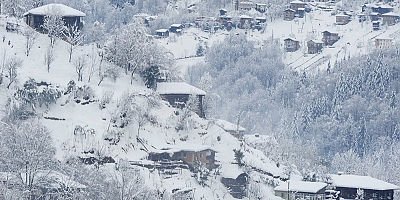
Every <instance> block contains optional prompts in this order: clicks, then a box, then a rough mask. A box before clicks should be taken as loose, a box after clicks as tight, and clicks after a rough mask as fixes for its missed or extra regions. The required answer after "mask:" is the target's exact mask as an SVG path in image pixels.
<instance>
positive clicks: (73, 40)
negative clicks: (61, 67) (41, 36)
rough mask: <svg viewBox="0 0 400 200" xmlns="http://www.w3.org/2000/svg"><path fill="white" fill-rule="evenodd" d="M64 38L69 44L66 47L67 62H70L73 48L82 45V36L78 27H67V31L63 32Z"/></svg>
mask: <svg viewBox="0 0 400 200" xmlns="http://www.w3.org/2000/svg"><path fill="white" fill-rule="evenodd" d="M64 36H65V38H66V40H67V42H68V43H69V45H68V53H69V62H71V58H72V53H73V52H74V50H75V48H76V47H77V46H79V45H81V44H82V42H83V37H84V34H83V33H82V32H81V31H80V29H79V26H78V25H76V24H75V25H73V26H70V27H68V30H67V31H64Z"/></svg>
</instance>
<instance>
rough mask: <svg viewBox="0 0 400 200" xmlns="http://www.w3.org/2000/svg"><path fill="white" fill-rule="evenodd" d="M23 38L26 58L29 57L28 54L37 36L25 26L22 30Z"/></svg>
mask: <svg viewBox="0 0 400 200" xmlns="http://www.w3.org/2000/svg"><path fill="white" fill-rule="evenodd" d="M24 36H25V38H26V56H29V52H30V51H31V49H32V47H33V45H34V44H35V41H36V39H37V37H38V36H39V34H38V33H37V32H36V31H35V30H33V29H32V28H31V27H29V26H27V27H26V28H25V30H24Z"/></svg>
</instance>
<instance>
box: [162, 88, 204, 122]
mask: <svg viewBox="0 0 400 200" xmlns="http://www.w3.org/2000/svg"><path fill="white" fill-rule="evenodd" d="M157 92H158V93H159V94H160V95H161V98H162V99H163V100H165V101H168V102H169V104H170V105H171V106H173V107H176V108H184V107H185V105H186V103H187V101H188V100H189V97H190V95H195V96H196V97H197V98H198V101H199V104H198V108H197V110H196V113H197V114H198V115H199V116H200V117H203V118H204V117H205V113H204V110H203V98H204V96H205V95H206V92H204V91H203V90H201V89H199V88H196V87H194V86H192V85H189V84H187V83H185V82H162V83H158V84H157Z"/></svg>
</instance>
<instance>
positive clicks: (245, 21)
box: [238, 15, 253, 28]
mask: <svg viewBox="0 0 400 200" xmlns="http://www.w3.org/2000/svg"><path fill="white" fill-rule="evenodd" d="M252 20H253V17H250V16H247V15H240V17H239V21H240V22H239V26H238V28H250V27H251V23H252ZM246 26H248V27H246Z"/></svg>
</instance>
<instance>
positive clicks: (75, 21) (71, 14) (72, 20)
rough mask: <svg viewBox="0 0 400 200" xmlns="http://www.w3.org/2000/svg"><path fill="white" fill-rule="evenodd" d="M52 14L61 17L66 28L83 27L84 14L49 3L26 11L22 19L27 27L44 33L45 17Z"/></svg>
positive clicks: (61, 5) (64, 6)
mask: <svg viewBox="0 0 400 200" xmlns="http://www.w3.org/2000/svg"><path fill="white" fill-rule="evenodd" d="M55 12H56V13H55ZM53 13H54V14H59V15H61V16H62V19H63V21H64V25H65V26H67V27H72V26H77V27H78V29H82V27H83V21H82V17H85V16H86V14H85V13H83V12H81V11H79V10H76V9H74V8H71V7H68V6H66V5H63V4H54V3H51V4H47V5H44V6H40V7H37V8H34V9H31V10H29V11H27V12H26V13H24V18H25V22H26V24H27V25H28V26H30V27H32V28H33V29H36V30H38V31H44V30H43V24H44V18H45V16H47V15H50V14H53Z"/></svg>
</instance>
